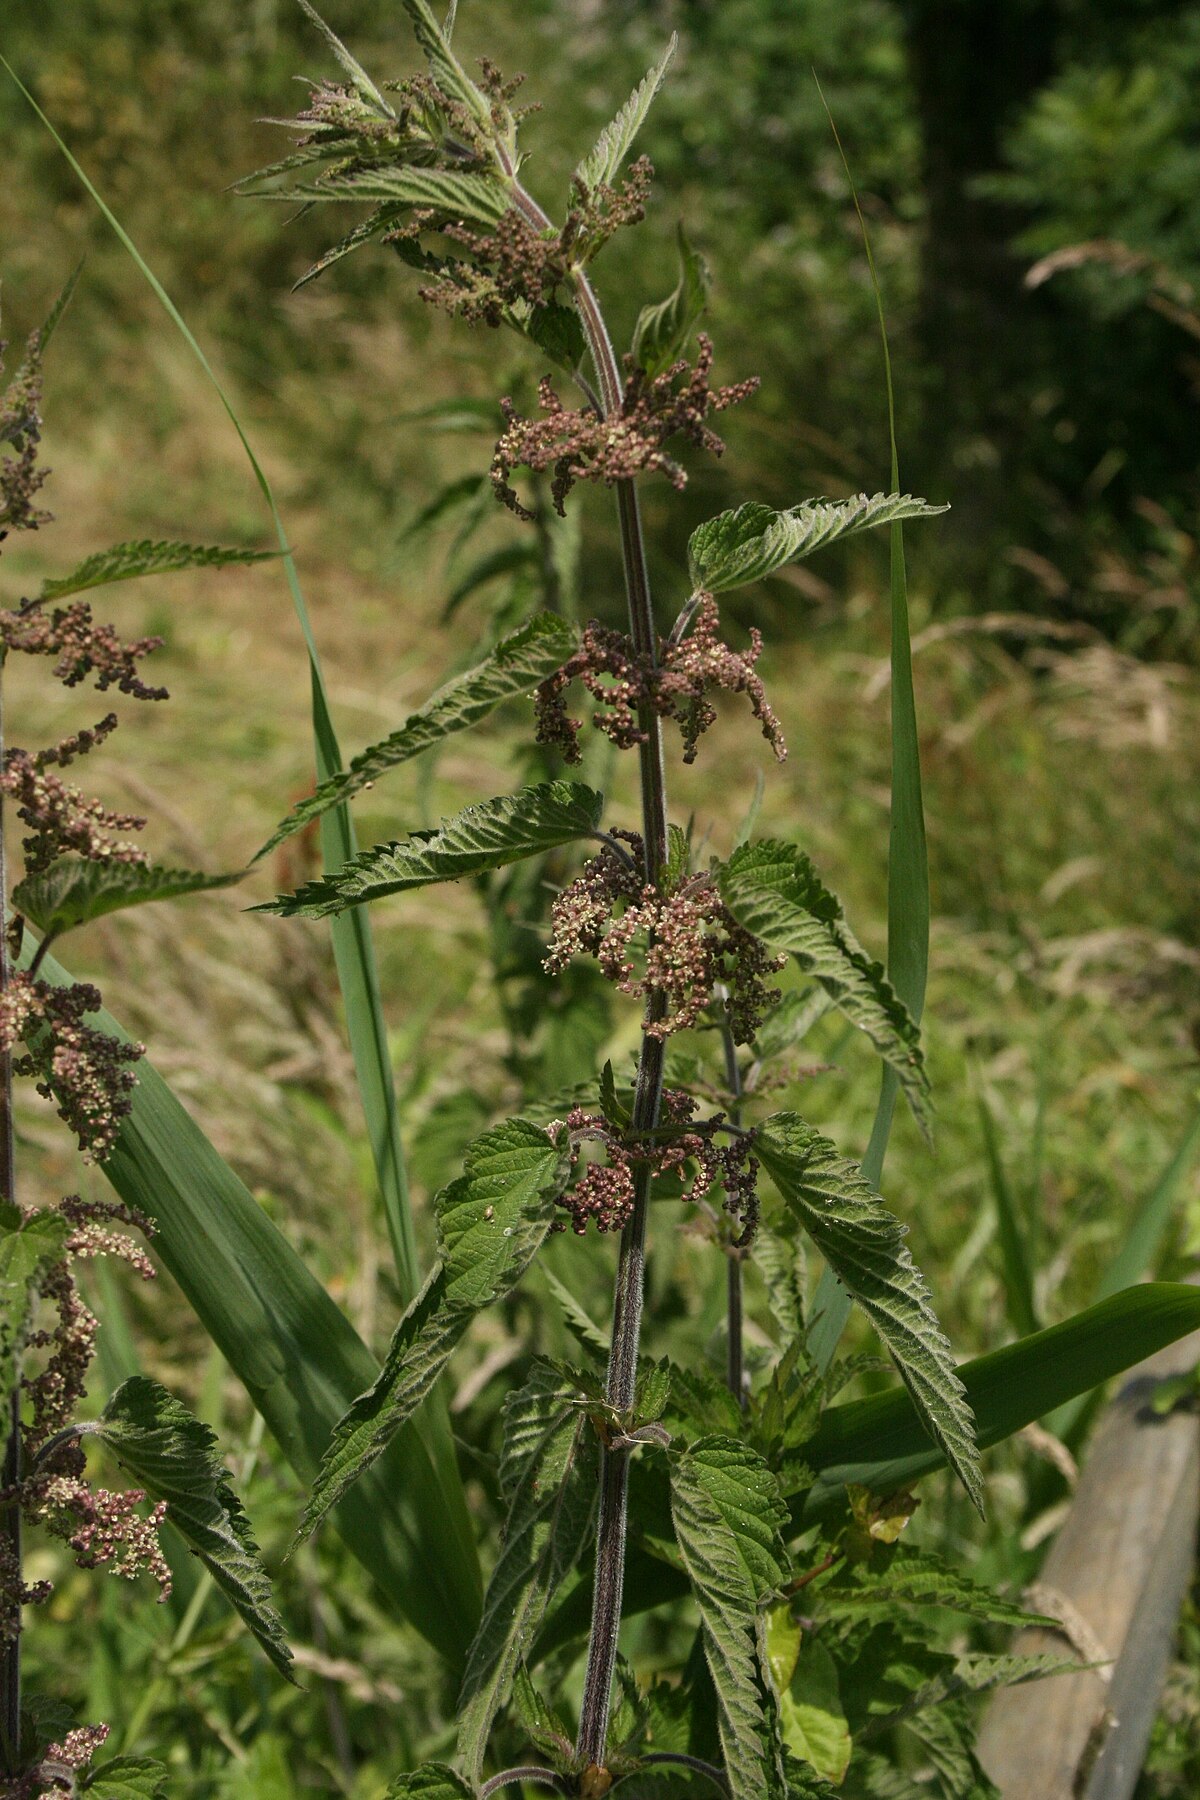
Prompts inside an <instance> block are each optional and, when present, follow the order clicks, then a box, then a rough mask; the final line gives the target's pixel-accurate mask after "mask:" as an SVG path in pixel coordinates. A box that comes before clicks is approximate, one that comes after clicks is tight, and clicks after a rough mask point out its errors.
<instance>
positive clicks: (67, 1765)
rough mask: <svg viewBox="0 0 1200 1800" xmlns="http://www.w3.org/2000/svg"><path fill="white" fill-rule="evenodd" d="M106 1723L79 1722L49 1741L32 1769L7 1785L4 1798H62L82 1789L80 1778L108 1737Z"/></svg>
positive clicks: (48, 1799)
mask: <svg viewBox="0 0 1200 1800" xmlns="http://www.w3.org/2000/svg"><path fill="white" fill-rule="evenodd" d="M108 1733H109V1727H108V1726H107V1725H79V1726H76V1728H75V1730H74V1731H68V1732H67V1734H66V1736H65V1737H64V1738H63V1739H62V1741H61V1742H60V1743H57V1744H48V1745H47V1746H46V1748H45V1749H44V1750H43V1751H42V1752H41V1754H40V1756H39V1757H38V1760H37V1762H36V1763H35V1764H34V1766H33V1768H31V1769H27V1770H26V1771H25V1773H24V1774H23V1775H20V1776H17V1777H16V1778H15V1779H14V1780H13V1781H12V1782H10V1783H7V1784H6V1785H5V1789H4V1794H5V1800H62V1797H63V1795H64V1794H77V1793H78V1792H79V1777H80V1775H81V1774H82V1773H83V1771H84V1770H85V1769H86V1768H87V1766H88V1764H89V1763H90V1762H91V1760H92V1758H93V1757H94V1756H95V1754H96V1752H97V1750H99V1749H100V1748H101V1747H102V1746H103V1744H104V1743H105V1741H106V1740H107V1738H108Z"/></svg>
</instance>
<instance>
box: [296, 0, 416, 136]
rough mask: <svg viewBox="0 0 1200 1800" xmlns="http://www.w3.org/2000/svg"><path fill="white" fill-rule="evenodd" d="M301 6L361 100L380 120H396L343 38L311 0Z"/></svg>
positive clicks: (393, 110)
mask: <svg viewBox="0 0 1200 1800" xmlns="http://www.w3.org/2000/svg"><path fill="white" fill-rule="evenodd" d="M300 5H301V6H302V7H303V9H304V11H305V13H306V14H307V15H308V17H309V18H310V19H311V20H312V22H313V24H314V25H315V26H316V28H317V30H318V31H319V32H320V33H321V36H322V37H323V38H324V39H325V42H326V43H327V44H328V45H329V48H330V49H331V50H332V51H333V54H334V55H335V56H336V57H337V59H338V61H339V62H340V63H341V65H342V67H343V69H345V71H346V73H347V75H349V77H350V80H351V82H352V83H353V85H354V88H355V91H356V92H357V94H358V96H359V99H360V100H365V101H366V103H367V105H368V106H370V107H371V108H372V109H373V110H374V111H375V112H377V113H378V114H379V116H380V118H382V119H394V118H395V117H396V113H395V109H394V108H393V107H392V106H390V105H389V104H388V102H387V101H386V100H385V99H384V97H383V95H382V94H381V93H380V91H379V89H378V88H377V87H376V86H375V83H374V82H373V81H372V80H371V77H370V76H369V75H368V74H367V71H366V70H365V69H364V68H363V66H362V64H361V63H360V62H358V61H357V60H356V58H355V57H353V56H351V54H350V52H349V50H347V48H346V46H345V44H343V42H342V40H341V38H340V37H338V36H337V35H336V33H335V32H333V31H331V30H330V28H329V26H328V25H327V24H326V23H325V21H324V19H323V18H322V17H321V15H320V13H319V12H318V11H317V9H316V7H315V6H313V5H312V4H311V0H300Z"/></svg>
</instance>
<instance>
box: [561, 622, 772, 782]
mask: <svg viewBox="0 0 1200 1800" xmlns="http://www.w3.org/2000/svg"><path fill="white" fill-rule="evenodd" d="M691 619H692V623H691V629H690V630H689V631H688V632H687V634H686V635H681V636H680V637H678V638H676V637H674V636H672V637H670V638H667V639H666V640H662V641H660V646H659V653H658V658H657V661H656V662H654V663H653V664H652V663H651V660H650V658H649V657H648V656H645V655H639V654H638V652H637V651H636V650H635V648H634V645H633V640H632V639H631V638H630V637H629V636H628V635H627V634H626V633H624V632H621V631H614V630H611V629H610V628H609V627H607V626H604V625H601V624H600V622H599V621H598V620H596V619H593V620H591V622H590V623H589V624H588V625H587V626H586V627H585V629H584V632H583V636H582V639H581V641H580V645H579V649H578V650H577V651H576V652H575V654H574V655H573V656H572V657H570V658H569V659H568V661H567V662H565V663H564V664H563V666H562V668H561V669H556V670H555V672H554V674H553V675H551V676H550V677H549V678H548V679H547V680H545V681H543V682H542V684H541V685H540V687H539V688H538V690H537V695H536V699H535V703H534V704H535V711H536V716H537V741H538V743H539V744H546V745H548V746H552V747H553V748H555V749H557V750H558V751H559V752H560V753H561V755H562V757H563V760H564V761H565V762H568V763H577V762H578V761H579V760H580V749H579V732H580V727H581V723H582V721H581V720H579V719H573V718H572V717H571V716H570V715H569V713H568V711H567V706H566V699H565V695H566V691H567V689H568V688H569V687H570V685H571V683H572V682H573V681H579V682H582V684H583V686H584V687H585V688H586V689H587V691H588V693H589V694H591V696H592V698H593V699H594V700H596V701H598V702H599V708H598V710H597V711H596V712H594V713H593V714H592V723H593V724H594V725H595V726H596V728H597V730H599V731H602V732H603V733H604V734H605V736H606V737H608V738H610V739H611V740H612V742H613V743H614V744H616V746H617V747H618V749H622V750H624V749H629V748H630V747H631V746H633V745H635V744H641V743H644V742H645V740H646V733H645V731H644V730H643V729H642V727H641V724H640V722H639V718H638V714H639V712H640V711H642V710H643V709H644V708H648V709H649V710H651V711H652V712H655V713H657V714H658V716H659V718H663V719H674V720H675V721H676V723H677V724H678V726H679V730H680V735H681V736H682V738H683V760H684V762H685V763H692V762H695V760H696V752H697V748H698V745H699V740H700V738H701V736H702V735H703V733H704V732H705V731H707V730H708V728H709V726H710V725H712V724H714V723H715V721H716V717H717V713H716V708H715V707H714V706H713V704H712V702H711V700H710V699H709V698H708V696H709V694H710V693H711V692H713V691H714V690H717V689H723V690H724V691H725V692H726V693H732V694H748V695H749V697H750V708H751V711H752V712H753V714H754V716H755V718H756V719H757V720H758V721H759V723H760V724H761V726H762V732H763V736H764V737H765V738H766V740H767V742H768V743H769V744H770V746H771V748H772V750H773V751H774V752H775V756H776V758H777V760H778V761H779V762H783V760H784V759H785V757H786V756H787V745H786V744H785V742H784V738H783V731H782V729H781V727H780V724H779V720H778V718H777V717H776V715H775V712H774V710H773V709H772V707H771V704H770V702H769V701H768V699H767V695H766V689H765V688H764V686H763V681H762V676H761V675H760V674H759V673H758V671H757V669H756V668H755V666H754V665H755V664H756V663H757V661H758V659H759V657H760V656H761V654H762V633H761V632H760V631H758V630H757V629H756V628H755V627H753V626H752V627H751V630H750V648H749V649H748V650H740V651H739V650H735V649H734V648H733V647H732V645H730V644H727V643H725V642H724V641H723V639H722V637H721V620H720V613H719V611H718V608H717V602H716V600H715V598H714V597H713V595H712V594H701V595H700V596H699V599H698V602H697V604H696V606H695V608H694V610H693V612H692V615H691Z"/></svg>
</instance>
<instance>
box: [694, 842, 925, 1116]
mask: <svg viewBox="0 0 1200 1800" xmlns="http://www.w3.org/2000/svg"><path fill="white" fill-rule="evenodd" d="M718 880H719V883H720V888H721V897H722V899H723V900H724V902H725V904H726V906H728V908H729V910H730V912H731V913H732V914H733V916H734V918H735V919H736V920H737V921H738V923H739V925H743V926H744V927H745V928H746V930H747V931H752V932H753V933H754V935H755V936H756V937H760V938H762V940H763V942H764V943H765V944H766V945H767V947H768V948H769V949H771V950H774V951H777V952H786V953H787V954H788V955H790V956H793V957H795V959H796V962H797V964H798V965H799V967H800V968H801V969H803V971H804V973H805V974H806V975H811V976H812V977H813V979H814V980H815V981H817V982H818V983H819V984H820V986H821V987H822V989H823V990H824V991H825V993H826V994H828V995H829V998H830V999H831V1000H832V1001H833V1002H834V1004H835V1006H837V1007H838V1008H839V1009H840V1010H841V1011H842V1012H843V1013H844V1014H845V1016H846V1017H847V1018H848V1019H849V1020H850V1021H851V1023H852V1024H854V1025H856V1026H857V1027H858V1028H859V1030H860V1031H862V1032H864V1033H865V1035H866V1036H867V1038H868V1039H869V1040H870V1042H871V1044H872V1046H873V1048H874V1049H875V1050H876V1051H877V1052H878V1053H879V1055H880V1056H882V1057H883V1059H884V1061H885V1062H886V1063H888V1064H889V1065H890V1066H891V1067H892V1068H893V1069H894V1070H895V1071H896V1076H897V1079H898V1080H899V1082H900V1085H901V1087H902V1088H903V1089H904V1093H905V1095H906V1097H907V1099H908V1102H909V1105H910V1106H911V1107H912V1110H913V1113H914V1115H915V1117H916V1119H917V1121H918V1123H919V1124H920V1125H921V1126H922V1128H923V1129H925V1130H926V1131H927V1130H928V1116H929V1115H928V1105H927V1098H928V1093H929V1079H928V1076H927V1075H926V1073H925V1059H924V1057H923V1055H922V1052H921V1037H920V1032H919V1031H918V1029H917V1026H916V1024H915V1022H914V1020H913V1018H912V1015H911V1013H910V1012H909V1011H908V1008H907V1007H906V1006H905V1005H904V1003H903V1001H901V1000H900V998H899V996H898V995H897V994H896V992H895V989H894V988H893V987H892V985H891V983H890V982H889V980H888V978H887V976H886V975H885V974H884V972H883V965H882V964H881V963H877V962H874V961H872V959H871V958H870V957H869V956H868V955H867V954H866V952H865V951H864V950H863V948H862V946H861V944H859V942H858V941H857V939H856V938H855V936H854V934H853V932H852V931H851V930H850V927H849V926H848V925H847V923H846V919H845V915H844V914H843V912H842V905H841V901H840V900H838V898H837V896H836V895H835V894H832V893H830V891H829V889H828V888H827V887H826V886H825V884H824V883H823V882H822V880H821V878H820V876H819V875H818V874H817V871H816V869H815V868H814V867H813V865H812V863H811V861H810V860H809V858H808V857H807V856H806V855H805V854H804V852H803V850H801V849H800V848H799V847H798V845H796V844H788V843H784V842H783V841H782V840H780V839H778V838H765V839H763V840H762V842H761V843H757V844H746V845H743V847H742V848H741V849H740V850H735V851H734V853H733V855H732V856H731V857H730V859H729V861H728V862H727V863H726V864H725V866H724V867H723V868H722V869H721V871H720V873H719V876H718Z"/></svg>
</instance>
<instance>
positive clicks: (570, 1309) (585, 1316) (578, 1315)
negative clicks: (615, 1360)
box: [540, 1263, 609, 1363]
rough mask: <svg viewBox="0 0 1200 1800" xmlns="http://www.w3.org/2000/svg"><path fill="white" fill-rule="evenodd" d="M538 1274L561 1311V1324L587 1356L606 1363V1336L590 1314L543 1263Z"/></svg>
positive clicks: (607, 1347)
mask: <svg viewBox="0 0 1200 1800" xmlns="http://www.w3.org/2000/svg"><path fill="white" fill-rule="evenodd" d="M540 1274H541V1278H542V1280H543V1281H544V1282H545V1284H546V1286H547V1287H548V1288H549V1290H550V1294H551V1298H552V1299H553V1300H554V1301H556V1303H557V1305H558V1309H559V1311H560V1312H561V1313H562V1316H563V1324H564V1325H565V1326H566V1328H567V1330H568V1331H569V1332H570V1333H571V1335H572V1337H574V1339H575V1340H576V1342H577V1343H578V1344H579V1346H580V1348H581V1349H582V1350H584V1351H585V1352H586V1353H587V1354H588V1355H589V1356H593V1357H595V1358H596V1360H597V1361H598V1362H602V1363H607V1361H608V1352H609V1342H608V1338H607V1337H606V1336H605V1334H604V1333H603V1332H602V1331H601V1329H600V1327H599V1326H598V1325H597V1324H596V1322H595V1320H594V1319H593V1318H592V1316H591V1314H590V1313H589V1312H587V1311H586V1310H585V1309H584V1308H583V1307H582V1306H581V1305H580V1304H579V1302H578V1300H577V1299H576V1298H575V1296H574V1294H573V1293H572V1292H571V1290H570V1288H568V1287H566V1286H564V1284H563V1283H562V1282H561V1281H560V1280H559V1279H558V1276H557V1275H556V1274H555V1273H554V1271H553V1270H552V1269H550V1268H548V1267H547V1265H546V1264H545V1263H543V1264H542V1265H541V1269H540Z"/></svg>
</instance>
